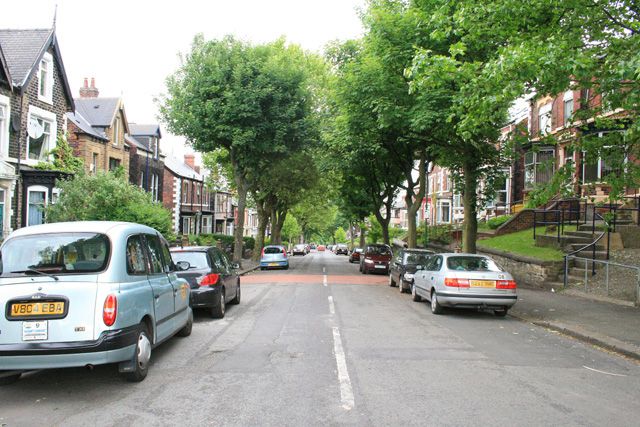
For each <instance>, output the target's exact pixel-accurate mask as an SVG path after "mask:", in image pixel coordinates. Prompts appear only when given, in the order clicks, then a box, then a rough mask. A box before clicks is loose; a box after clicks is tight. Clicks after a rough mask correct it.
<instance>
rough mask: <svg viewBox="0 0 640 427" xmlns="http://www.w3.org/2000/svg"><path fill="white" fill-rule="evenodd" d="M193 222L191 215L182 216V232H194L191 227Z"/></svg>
mask: <svg viewBox="0 0 640 427" xmlns="http://www.w3.org/2000/svg"><path fill="white" fill-rule="evenodd" d="M192 224H193V220H192V218H191V217H190V216H185V217H183V218H182V234H193V233H191V231H192V230H191V227H192Z"/></svg>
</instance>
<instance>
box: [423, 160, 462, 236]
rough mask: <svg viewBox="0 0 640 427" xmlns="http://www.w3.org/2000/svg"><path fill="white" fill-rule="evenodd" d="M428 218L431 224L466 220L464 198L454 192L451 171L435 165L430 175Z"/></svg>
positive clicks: (427, 204)
mask: <svg viewBox="0 0 640 427" xmlns="http://www.w3.org/2000/svg"><path fill="white" fill-rule="evenodd" d="M425 209H426V211H427V215H426V217H427V218H428V221H429V224H431V225H439V224H453V223H458V222H461V221H462V219H463V218H464V210H463V208H462V196H461V194H460V193H459V192H456V191H455V190H454V186H453V180H452V173H451V171H450V170H449V169H447V168H445V167H442V166H439V165H433V166H432V167H431V171H430V172H429V174H428V181H427V200H426V207H425Z"/></svg>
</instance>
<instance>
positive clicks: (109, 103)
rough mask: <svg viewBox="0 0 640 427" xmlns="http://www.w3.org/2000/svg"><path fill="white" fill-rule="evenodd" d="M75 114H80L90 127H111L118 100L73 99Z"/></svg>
mask: <svg viewBox="0 0 640 427" xmlns="http://www.w3.org/2000/svg"><path fill="white" fill-rule="evenodd" d="M74 101H75V104H76V113H80V115H81V116H82V117H84V118H85V119H86V120H87V122H88V123H89V124H91V126H92V127H94V128H95V127H101V128H106V127H109V126H111V123H112V122H113V117H114V116H115V114H116V109H117V108H118V106H119V105H120V98H74Z"/></svg>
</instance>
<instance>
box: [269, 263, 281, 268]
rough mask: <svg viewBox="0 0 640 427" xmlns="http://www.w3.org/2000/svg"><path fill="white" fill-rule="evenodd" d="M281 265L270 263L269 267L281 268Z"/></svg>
mask: <svg viewBox="0 0 640 427" xmlns="http://www.w3.org/2000/svg"><path fill="white" fill-rule="evenodd" d="M279 265H280V264H278V263H277V262H270V263H269V267H277V266H279Z"/></svg>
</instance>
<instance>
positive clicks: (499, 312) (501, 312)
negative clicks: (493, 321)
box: [493, 308, 509, 317]
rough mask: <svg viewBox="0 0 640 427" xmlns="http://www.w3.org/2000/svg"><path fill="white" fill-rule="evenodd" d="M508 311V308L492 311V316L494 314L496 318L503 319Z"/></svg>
mask: <svg viewBox="0 0 640 427" xmlns="http://www.w3.org/2000/svg"><path fill="white" fill-rule="evenodd" d="M508 311H509V309H508V308H503V309H501V310H493V314H495V315H496V316H498V317H505V316H506V315H507V312H508Z"/></svg>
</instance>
